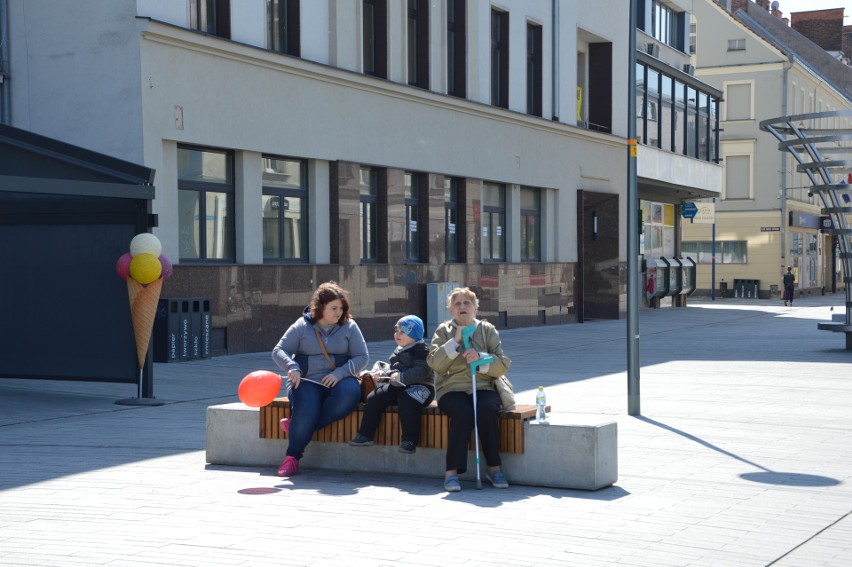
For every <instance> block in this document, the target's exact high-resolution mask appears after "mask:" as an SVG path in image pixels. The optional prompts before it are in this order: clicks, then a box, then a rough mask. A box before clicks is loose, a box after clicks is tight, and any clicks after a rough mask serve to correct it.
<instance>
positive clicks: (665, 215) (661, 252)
mask: <svg viewBox="0 0 852 567" xmlns="http://www.w3.org/2000/svg"><path fill="white" fill-rule="evenodd" d="M640 207H641V210H642V234H641V235H640V237H639V253H640V254H644V255H645V257H646V258H672V257H674V255H675V210H674V205H669V204H667V203H654V202H652V201H641V202H640Z"/></svg>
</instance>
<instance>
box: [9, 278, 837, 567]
mask: <svg viewBox="0 0 852 567" xmlns="http://www.w3.org/2000/svg"><path fill="white" fill-rule="evenodd" d="M844 300H845V298H844V296H843V295H842V294H836V295H827V296H817V297H808V298H802V299H797V300H796V302H795V306H793V307H784V306H783V303H782V302H781V301H768V300H747V299H739V300H735V299H726V300H720V301H715V302H712V301H709V300H706V299H698V300H690V307H688V308H685V309H671V308H669V309H658V310H643V311H641V314H640V324H639V330H640V333H641V341H640V355H641V356H640V359H641V409H642V415H641V416H637V417H631V416H628V415H627V373H626V322H625V321H624V320H621V321H596V322H589V323H585V324H582V325H563V326H556V327H538V328H529V329H515V330H506V331H503V332H502V333H501V335H502V337H503V343H504V348H505V351H506V353H507V354H508V355H509V356H510V357H511V358H512V359H513V365H512V368H511V371H510V377H511V379H512V381H513V382H514V384H515V387H516V390H517V391H518V398H519V401H520V402H522V403H533V397H534V390H535V388H536V387H537V386H539V385H543V386H545V390H546V392H547V396H548V402H549V403H550V404H551V405H552V407H553V410H554V413H555V414H557V415H556V417H555V418H558V419H560V420H568V421H570V419H571V418H572V417H576V416H581V415H584V414H589V415H594V416H598V417H599V416H607V417H610V418H612V419H614V420H616V421H617V423H618V434H619V440H618V443H619V463H618V464H619V475H618V481H617V483H616V484H615V486H613V487H610V488H607V489H603V490H599V491H597V492H583V491H575V490H556V489H542V488H535V487H526V486H513V487H511V488H510V489H508V490H497V489H494V488H492V487H491V486H490V485H489V484H488V483H485V487H484V489H483V490H476V489H475V486H474V483H472V482H464V483H463V490H462V491H461V492H460V493H456V494H447V493H445V492H444V491H443V488H442V476H443V472H442V471H440V470H436V471H435V475H434V477H389V476H380V475H367V474H349V473H347V474H336V473H333V472H318V471H311V470H303V473H302V474H299V475H298V476H295V477H293V478H292V479H280V478H278V477H277V476H276V475H275V470H273V469H272V468H240V467H226V466H212V465H207V464H206V463H205V454H204V442H205V411H206V409H207V407H208V406H210V405H216V404H222V403H229V402H235V401H238V400H237V396H236V391H237V385H238V384H239V381H240V380H241V379H242V377H243V376H244V375H245V374H247V373H248V372H251V371H253V370H261V369H269V370H275V367H274V366H273V364H272V360H271V358H270V355H269V353H268V352H263V353H255V354H245V355H235V356H227V357H216V358H213V359H208V360H199V361H190V362H182V363H174V364H165V363H162V364H156V367H155V387H154V391H155V394H156V396H157V398H159V399H161V400H163V401H164V402H165V404H164V405H162V406H158V407H136V406H122V405H116V404H115V403H114V402H115V400H117V399H121V398H128V397H132V396H134V395H135V394H136V388H135V386H132V385H127V384H97V383H73V382H41V381H29V380H9V379H6V380H0V565H2V566H11V565H55V566H66V565H69V566H74V565H87V566H88V565H110V566H124V565H131V566H137V565H159V566H162V565H193V566H194V565H199V566H200V565H204V566H211V565H223V566H258V565H281V566H288V565H298V566H303V565H311V566H314V565H316V566H320V565H323V566H324V565H341V566H343V565H347V566H348V565H376V566H378V565H388V566H390V565H393V566H432V565H435V566H437V565H453V566H459V565H461V566H476V565H512V566H527V565H529V566H532V565H554V566H555V565H559V566H575V565H576V566H595V565H631V566H687V565H707V566H764V565H774V566H779V567H781V566H783V567H792V566H829V565H830V566H841V565H852V515H850V512H852V483H850V481H851V480H852V352H848V351H845V350H844V349H843V347H844V337H843V335H842V334H833V333H828V332H825V331H818V330H817V328H816V327H817V322H818V321H827V320H830V319H831V315H832V312H831V311H830V308H831V306H834V311H833V313H842V305H843V302H844ZM289 324H290V321H282V322H281V329H282V332H283V330H284V329H285V327H286V326H287V325H289ZM388 331H389V338H390V331H391V330H390V329H388ZM272 346H273V345H270V349H271V348H272ZM391 348H392V342H391V341H390V340H388V341H383V342H378V343H370V351H371V358H373V359H376V358H383V359H386V358H387V356H388V354H389V353H390V352H391ZM45 356H50V346H49V340H48V341H46V345H45ZM95 363H96V362H95ZM352 450H353V451H355V450H369V449H354V448H353V449H352ZM558 450H559V447H554V451H558ZM308 451H310V447H308ZM282 458H283V455H282ZM509 480H510V482H511V478H510V479H509Z"/></svg>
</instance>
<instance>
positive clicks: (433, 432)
mask: <svg viewBox="0 0 852 567" xmlns="http://www.w3.org/2000/svg"><path fill="white" fill-rule="evenodd" d="M547 410H548V411H550V406H548V407H547ZM535 411H536V408H535V406H531V405H518V406H517V407H516V408H515V409H514V410H512V411H505V410H501V411H500V413H499V414H498V419H499V428H500V452H501V453H523V452H524V421H526V420H528V419H533V418H535ZM363 416H364V406H363V404H359V405H358V407H357V408H356V409H355V410H354V411H353V412H352V413H350V414H349V415H348V416H346V417H345V418H344V419H341V420H338V421H337V422H335V423H332V424H331V425H329V426H328V427H325V428H323V429H321V430H319V431H317V432H315V433H314V435H313V436H312V438H311V439H312V440H314V441H322V442H337V443H348V442H349V440H350V439H352V438H353V437H355V435H356V434H357V432H358V427H359V426H360V424H361V419H362V418H363ZM285 417H290V401H289V400H288V399H287V398H286V397H282V398H276V399H275V400H274V401H273V402H272V403H271V404H269V405H267V406H264V407H262V408H260V419H259V424H258V429H259V432H258V433H259V436H260V437H261V438H263V439H286V438H287V435H286V434H285V433H284V432H282V431H281V428H280V427H279V422H280V421H281V419H283V418H285ZM420 424H421V428H420V430H421V431H420V446H421V447H429V448H434V449H444V448H446V447H447V442H448V438H449V428H450V418H449V416H448V415H446V414H444V413H442V412H441V410H440V409H439V408H438V404H437V403H436V402H432V403H431V404H430V405H429V406H427V407H426V408H424V409H423V413H422V414H421V417H420ZM375 442H376V444H377V445H399V444H400V443H401V442H402V429H401V427H400V425H399V413H398V412H397V408H396V406H390V407H388V409H387V411H385V412H384V413H383V414H382V419H381V421H380V422H379V427H378V429H377V431H376V439H375ZM473 447H474V439H473V434H471V439H470V448H471V449H473Z"/></svg>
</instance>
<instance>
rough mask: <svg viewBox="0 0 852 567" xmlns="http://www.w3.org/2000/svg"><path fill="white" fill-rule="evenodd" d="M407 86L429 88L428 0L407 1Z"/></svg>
mask: <svg viewBox="0 0 852 567" xmlns="http://www.w3.org/2000/svg"><path fill="white" fill-rule="evenodd" d="M407 32H408V34H407V35H408V37H407V43H408V84H409V85H411V86H414V87H420V88H422V89H428V88H429V0H408V28H407Z"/></svg>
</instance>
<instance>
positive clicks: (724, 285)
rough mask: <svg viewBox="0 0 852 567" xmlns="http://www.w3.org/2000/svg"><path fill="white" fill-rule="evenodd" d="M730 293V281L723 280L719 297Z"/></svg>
mask: <svg viewBox="0 0 852 567" xmlns="http://www.w3.org/2000/svg"><path fill="white" fill-rule="evenodd" d="M727 295H728V282H726V281H725V280H722V281H721V282H719V297H725V296H727Z"/></svg>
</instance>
